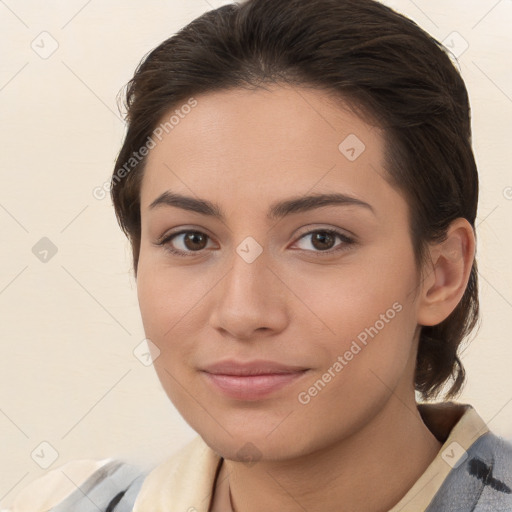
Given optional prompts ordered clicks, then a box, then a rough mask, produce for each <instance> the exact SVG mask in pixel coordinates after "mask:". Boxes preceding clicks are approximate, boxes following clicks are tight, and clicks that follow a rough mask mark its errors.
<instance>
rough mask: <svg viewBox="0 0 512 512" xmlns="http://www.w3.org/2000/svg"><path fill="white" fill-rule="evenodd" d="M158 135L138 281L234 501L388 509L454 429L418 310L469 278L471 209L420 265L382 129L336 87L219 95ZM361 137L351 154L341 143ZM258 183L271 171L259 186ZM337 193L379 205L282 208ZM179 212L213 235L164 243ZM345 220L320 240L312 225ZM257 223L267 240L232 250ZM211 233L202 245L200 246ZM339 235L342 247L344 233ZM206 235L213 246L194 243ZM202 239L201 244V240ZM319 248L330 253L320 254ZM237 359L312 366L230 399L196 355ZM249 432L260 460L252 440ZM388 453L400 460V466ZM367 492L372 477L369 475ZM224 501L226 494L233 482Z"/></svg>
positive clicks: (172, 378) (148, 172) (441, 303)
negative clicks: (255, 396)
mask: <svg viewBox="0 0 512 512" xmlns="http://www.w3.org/2000/svg"><path fill="white" fill-rule="evenodd" d="M196 99H197V101H198V104H197V106H196V107H195V108H194V109H192V111H191V112H190V113H189V114H187V116H186V117H184V119H182V120H181V121H180V123H179V124H178V125H177V126H176V127H175V128H174V129H173V130H172V131H170V132H169V133H168V134H166V135H165V136H164V137H163V139H162V141H161V142H159V143H158V144H157V145H156V147H155V148H153V149H152V150H151V152H150V154H149V156H148V160H147V164H146V169H145V175H144V178H143V182H142V189H141V228H142V231H141V249H140V259H139V264H138V273H137V290H138V299H139V304H140V310H141V315H142V320H143V324H144V329H145V332H146V336H147V337H148V338H149V339H150V340H151V341H152V342H153V343H154V344H155V346H156V347H158V349H159V351H160V354H159V355H158V357H157V358H156V359H155V361H154V366H155V369H156V371H157V374H158V377H159V379H160V381H161V383H162V386H163V388H164V389H165V391H166V393H167V395H168V396H169V398H170V400H171V401H172V402H173V404H174V405H175V406H176V408H177V409H178V411H179V412H180V413H181V414H182V416H183V417H184V419H185V420H186V421H187V422H188V423H189V425H190V426H191V427H192V428H193V429H194V430H196V431H197V432H198V433H199V434H200V435H201V436H202V437H203V439H204V440H205V442H206V443H207V444H208V445H209V446H210V447H211V448H212V449H213V450H214V451H216V452H217V453H218V454H220V455H221V456H222V457H223V458H224V459H225V460H224V463H223V465H222V468H221V474H220V478H219V479H218V482H222V484H219V485H222V486H224V487H223V489H224V491H225V489H226V487H225V486H226V485H227V482H228V481H229V488H230V493H231V495H232V500H233V504H234V508H235V510H237V511H243V512H256V511H261V510H280V511H285V512H287V511H289V512H295V511H299V510H300V511H303V510H308V512H329V511H339V510H340V508H339V507H340V503H343V509H344V510H358V511H361V512H364V511H372V512H378V511H387V510H389V509H390V508H391V507H392V506H393V505H395V504H396V503H397V502H398V501H399V500H400V499H401V498H402V497H403V496H404V495H405V494H406V493H407V491H408V490H409V489H410V487H411V486H412V485H413V484H414V482H415V481H416V480H417V479H418V478H419V476H420V475H421V474H422V473H423V472H424V471H425V469H426V468H427V466H428V465H429V464H430V463H431V462H432V460H433V459H434V457H435V456H436V454H437V453H438V451H439V449H440V448H441V443H440V442H439V441H438V440H437V439H436V438H435V437H434V436H433V434H432V433H431V432H430V431H429V430H428V428H427V427H426V425H425V424H424V423H423V421H422V419H421V417H420V414H419V412H418V409H417V408H416V402H415V394H414V385H413V382H414V381H413V375H414V367H415V358H416V351H417V343H418V336H419V326H421V325H435V324H437V323H439V322H441V321H442V320H444V319H445V318H446V317H447V316H448V315H449V314H450V313H451V311H453V309H454V308H455V307H456V305H457V304H458V302H459V301H460V299H461V297H462V295H463V293H464V290H465V288H466V285H467V281H468V278H469V272H470V269H471V264H472V261H473V257H474V250H475V240H474V236H473V230H472V228H471V226H470V224H469V223H468V222H467V221H465V220H464V219H457V220H456V221H455V222H454V223H453V224H452V225H451V227H450V230H449V233H448V235H449V236H448V239H447V241H446V243H444V244H441V245H435V246H431V248H430V254H431V266H430V267H429V268H426V269H425V273H424V275H423V277H421V276H419V274H418V273H417V268H416V266H415V261H414V255H413V247H412V244H411V240H410V237H409V231H408V205H407V203H406V201H405V199H404V198H403V197H402V195H401V194H400V192H399V191H398V190H396V189H395V188H393V187H392V186H390V184H389V183H388V182H387V181H386V180H385V179H384V177H385V175H386V171H385V169H384V164H383V154H384V153H383V151H384V142H383V139H382V133H381V132H380V131H379V130H378V129H377V128H376V127H373V126H371V125H369V124H367V123H366V122H364V121H363V120H362V119H360V118H359V117H357V116H356V115H355V114H353V113H352V112H351V111H350V110H349V109H348V108H345V106H344V104H343V103H342V102H341V101H340V100H335V99H334V98H333V97H332V96H329V95H328V94H327V93H325V92H322V91H318V90H313V89H306V88H291V87H287V86H278V85H273V86H272V87H270V88H268V90H262V89H258V90H254V91H249V90H245V89H232V90H229V91H218V92H215V93H208V94H204V95H201V96H198V97H197V98H196ZM349 134H355V135H356V136H357V137H358V138H359V139H360V140H361V141H363V143H364V144H365V150H364V151H363V152H362V153H361V154H360V156H359V157H358V158H356V159H355V160H354V161H350V160H349V159H347V158H346V156H345V155H344V154H342V152H340V150H339V149H338V145H339V144H340V142H342V141H343V140H344V139H345V138H346V137H347V136H348V135H349ZM256 184H257V185H256ZM167 190H172V191H173V192H177V193H182V194H186V195H189V196H192V197H195V198H202V199H207V200H209V201H212V202H214V203H217V204H218V205H219V208H221V209H222V211H223V212H224V214H225V217H226V218H225V221H224V222H222V221H220V220H218V219H215V218H211V217H208V216H205V215H202V214H199V213H197V212H191V211H186V210H184V209H180V208H177V207H175V206H162V207H157V208H153V209H151V208H149V205H150V204H151V203H152V202H153V201H154V200H155V199H156V198H157V197H158V196H159V195H160V194H162V193H163V192H165V191H167ZM332 192H340V193H344V194H347V195H350V196H352V197H356V198H358V199H360V200H362V201H365V202H366V203H368V204H370V205H371V206H372V208H373V210H374V213H372V212H371V211H370V209H369V208H364V207H360V206H355V205H348V206H347V205H344V206H340V205H331V206H324V207H323V208H318V209H315V210H311V211H308V212H300V213H295V214H292V215H289V216H287V217H285V218H282V219H279V220H272V221H269V220H268V219H267V218H266V213H267V209H268V208H269V207H270V205H271V204H272V203H274V202H275V201H279V200H284V199H288V198H290V197H297V196H298V197H302V196H305V195H308V194H313V193H332ZM180 228H187V229H189V230H197V231H201V232H202V233H205V234H206V235H207V236H206V237H204V238H203V239H199V243H198V242H197V241H196V242H195V244H194V243H190V242H188V243H187V240H186V238H185V237H184V236H177V237H175V238H174V239H173V240H172V241H171V242H169V243H168V244H169V245H172V246H173V247H174V248H176V249H181V250H182V251H185V252H187V251H188V254H189V256H185V257H180V256H176V255H173V254H171V253H170V252H168V251H166V250H165V248H164V247H162V246H157V245H156V242H157V241H158V240H159V239H160V238H161V237H162V236H163V235H166V234H170V233H172V232H175V233H176V232H178V231H180ZM322 229H324V230H325V229H336V230H338V231H339V232H341V233H342V234H344V235H347V236H352V238H353V239H355V240H356V243H355V244H352V245H345V244H344V242H343V240H341V239H338V238H335V239H334V240H332V241H331V242H330V245H327V247H326V249H327V251H330V254H326V251H322V245H321V244H318V243H315V237H314V234H315V233H312V231H313V232H314V231H315V230H317V231H318V230H320V231H321V230H322ZM248 236H251V237H253V238H254V239H255V240H256V241H257V242H258V244H259V245H260V246H261V247H262V249H263V252H262V253H261V254H260V255H259V256H258V257H257V258H256V259H255V260H254V261H253V262H252V263H248V262H247V261H245V260H244V259H243V258H242V257H240V256H239V254H238V253H237V252H236V249H237V247H238V246H239V244H240V243H241V242H242V241H243V240H244V239H245V238H246V237H248ZM201 244H202V245H201ZM343 246H344V248H343V250H340V251H337V252H335V249H336V248H339V247H343ZM198 249H199V250H198ZM194 251H195V252H194ZM315 255H318V256H317V257H315ZM395 303H399V304H400V305H401V306H402V309H401V311H400V312H399V313H396V315H395V316H394V318H393V319H392V320H390V321H389V322H387V323H385V326H384V327H383V328H382V329H380V330H379V332H378V334H377V335H375V336H374V337H373V338H369V339H368V342H367V345H366V346H364V345H361V344H360V345H361V346H362V349H361V351H360V352H358V353H357V355H355V356H354V357H353V359H352V360H350V361H348V362H347V364H346V365H345V366H344V367H343V369H342V371H340V372H338V373H336V376H335V377H334V378H332V379H331V381H330V382H329V383H328V384H327V385H326V386H325V387H324V388H323V389H322V390H321V391H320V392H318V393H317V395H316V396H314V397H312V398H311V400H310V401H309V403H307V404H302V403H300V402H299V400H298V395H299V393H300V392H304V391H307V390H308V389H309V388H310V387H311V386H312V385H313V384H314V383H315V382H316V381H317V380H318V379H321V378H322V375H323V374H324V373H325V372H326V371H327V370H328V369H329V368H330V367H332V366H333V363H334V362H335V361H336V360H337V358H338V356H340V355H343V354H344V353H345V352H346V351H347V350H348V349H349V348H350V346H351V343H352V341H353V340H355V339H356V338H357V336H358V334H360V333H361V332H362V331H364V329H365V328H368V327H370V326H374V325H375V323H376V321H377V320H379V318H381V317H380V315H381V314H384V313H385V312H386V311H387V310H389V309H390V308H392V305H393V304H395ZM227 358H235V359H238V360H244V361H246V360H252V359H269V360H273V361H278V362H281V363H283V364H287V365H296V366H301V367H305V368H308V369H309V370H308V372H306V373H305V374H304V375H303V376H302V377H300V378H299V379H298V380H296V381H294V382H292V383H290V384H289V385H287V386H285V387H284V388H281V389H280V390H279V391H277V392H275V393H273V394H271V395H269V396H267V397H266V398H264V399H261V400H253V401H244V400H236V399H233V398H229V397H226V396H225V395H224V394H223V393H221V392H220V391H218V390H217V389H215V388H214V387H212V386H211V385H210V384H209V383H208V382H207V380H206V379H205V375H204V373H202V372H201V371H200V369H201V368H204V366H205V365H207V364H211V363H214V362H216V361H220V360H223V359H227ZM246 443H252V445H251V446H254V447H256V448H252V450H253V452H254V453H253V454H252V457H253V458H254V463H253V464H247V463H246V462H245V461H244V458H243V457H242V455H240V454H239V453H238V452H239V450H240V449H241V448H242V447H244V445H246ZM390 468H392V469H390ZM367 486H369V488H370V489H371V492H368V490H367V489H368V488H367ZM211 507H212V508H211V509H210V510H213V511H216V510H224V511H225V510H230V505H229V502H227V494H226V492H221V493H216V494H215V496H214V500H213V502H212V505H211Z"/></svg>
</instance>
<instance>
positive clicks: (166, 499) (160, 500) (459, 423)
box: [133, 402, 489, 512]
mask: <svg viewBox="0 0 512 512" xmlns="http://www.w3.org/2000/svg"><path fill="white" fill-rule="evenodd" d="M418 410H419V411H420V414H421V416H422V418H423V421H424V422H425V424H426V425H427V426H428V428H429V429H430V430H431V431H432V433H433V434H434V435H435V436H436V437H437V438H438V440H439V441H440V442H442V443H443V446H442V448H441V450H440V451H439V453H438V454H437V456H436V458H435V459H434V460H433V461H432V463H431V464H430V465H429V466H428V467H427V469H426V470H425V472H424V473H423V474H422V475H421V477H420V478H419V479H418V480H417V481H416V483H415V484H414V485H413V486H412V487H411V489H409V491H408V492H407V494H406V495H405V496H404V497H403V498H402V499H401V500H400V502H399V503H397V504H396V505H395V506H394V507H393V508H392V509H391V510H390V511H389V512H398V511H403V510H424V509H425V508H426V507H427V506H428V504H429V503H430V502H431V501H432V498H433V497H434V495H435V494H436V492H437V491H438V490H439V488H440V486H441V484H442V483H443V481H444V479H445V478H446V476H447V475H448V473H449V472H450V470H451V469H452V467H453V466H454V465H456V462H457V460H458V459H459V458H460V457H461V456H462V455H463V453H464V452H462V450H461V449H460V448H459V447H462V449H464V450H468V449H469V447H470V446H471V445H472V444H473V443H474V442H475V441H476V440H477V439H478V438H479V437H480V436H482V435H483V434H485V433H487V432H488V431H489V429H488V428H487V425H486V424H485V422H484V421H483V419H482V418H481V417H480V416H479V415H478V413H477V412H476V411H475V409H474V408H473V407H472V406H471V405H469V404H460V403H455V402H443V403H439V404H418ZM454 443H455V444H454ZM221 462H222V458H221V457H220V456H219V455H218V454H217V453H215V452H214V451H213V450H212V449H211V448H210V447H209V446H208V445H207V444H206V443H205V442H204V441H203V439H202V438H201V437H200V436H197V437H196V438H194V439H193V440H192V441H191V442H190V443H188V444H187V445H186V446H185V447H184V448H182V449H181V450H180V451H178V452H177V453H176V454H174V455H173V456H171V457H169V458H168V459H166V460H165V461H164V462H163V463H161V464H160V465H159V466H157V467H156V468H155V469H154V470H153V471H151V473H150V474H149V475H148V476H147V477H146V479H145V480H144V483H143V485H142V488H141V490H140V493H139V495H138V497H137V500H136V502H135V505H134V508H133V512H168V511H170V510H172V511H178V512H208V509H209V508H210V502H211V498H212V494H213V489H214V485H215V480H216V476H217V473H218V470H219V468H220V463H221Z"/></svg>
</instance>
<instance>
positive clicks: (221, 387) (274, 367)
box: [202, 360, 309, 400]
mask: <svg viewBox="0 0 512 512" xmlns="http://www.w3.org/2000/svg"><path fill="white" fill-rule="evenodd" d="M308 371H309V369H308V368H304V367H299V366H287V365H282V364H280V363H276V362H274V361H261V360H258V361H249V362H236V361H233V360H230V361H224V362H220V363H216V364H214V365H211V366H208V367H206V368H205V369H203V370H202V373H203V375H204V376H205V378H206V381H207V382H208V384H209V385H210V386H212V387H213V389H214V390H215V391H220V392H222V393H223V394H224V395H226V396H228V397H230V398H234V399H237V400H260V399H263V398H265V397H267V396H269V395H271V394H273V393H276V392H277V391H278V390H280V389H282V388H284V387H285V386H287V385H290V384H291V383H293V382H295V381H297V380H298V379H300V378H301V377H303V376H304V375H305V374H306V373H307V372H308Z"/></svg>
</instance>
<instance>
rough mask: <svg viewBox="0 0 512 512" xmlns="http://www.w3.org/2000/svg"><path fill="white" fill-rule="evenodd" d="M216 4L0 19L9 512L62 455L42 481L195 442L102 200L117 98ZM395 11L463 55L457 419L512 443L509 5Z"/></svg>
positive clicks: (128, 4)
mask: <svg viewBox="0 0 512 512" xmlns="http://www.w3.org/2000/svg"><path fill="white" fill-rule="evenodd" d="M221 3H227V2H215V1H213V0H208V1H206V0H186V1H178V0H165V1H164V0H149V1H148V0H146V1H144V2H142V1H135V0H129V1H126V0H123V1H121V0H110V1H108V2H105V1H103V2H102V1H100V0H89V1H85V0H72V1H70V0H67V1H64V0H60V1H58V0H49V1H46V2H36V1H35V0H24V1H22V0H5V1H0V45H1V58H0V112H1V125H0V140H1V141H2V145H1V165H0V173H1V183H2V186H1V189H0V229H1V247H2V249H3V250H2V251H0V269H1V270H0V311H1V323H0V339H1V341H2V357H1V358H0V379H1V383H0V435H1V439H0V446H2V453H1V460H2V465H1V468H0V501H2V500H3V501H2V503H5V504H8V503H9V500H10V499H11V498H12V496H13V495H14V494H15V492H16V491H17V490H19V489H20V488H22V487H23V486H24V485H26V484H27V483H28V482H30V481H31V480H33V479H34V478H36V477H37V476H39V475H41V474H43V473H44V469H42V468H41V467H40V465H43V466H44V465H48V464H49V463H50V462H52V460H53V458H55V456H56V455H57V453H58V455H57V458H56V459H55V461H53V462H52V464H51V465H50V466H49V469H53V468H55V467H58V465H60V464H63V463H65V462H66V461H68V460H71V459H77V458H91V457H94V458H105V457H117V456H122V457H126V458H128V459H130V460H133V461H135V462H137V463H141V464H153V463H156V462H157V461H159V460H161V459H162V458H163V457H164V456H167V455H168V454H171V453H172V452H173V451H175V450H177V449H178V448H180V447H181V446H182V445H183V444H184V443H185V442H187V441H188V440H189V439H191V438H192V437H193V436H194V435H195V433H194V432H193V431H192V430H191V429H190V428H189V427H188V425H186V424H185V422H184V421H183V420H182V419H181V417H180V416H179V414H178V413H177V412H176V411H175V409H174V407H173V406H172V404H171V403H170V402H169V401H168V399H167V397H166V396H165V394H164V393H163V391H162V390H161V388H160V385H159V383H158V381H157V378H156V376H155V375H154V373H153V370H152V368H151V366H144V364H142V363H141V362H140V361H139V359H137V358H136V357H135V356H134V354H133V351H134V349H135V347H137V346H138V345H139V344H140V342H141V340H143V339H144V333H143V330H142V324H141V321H140V316H139V310H138V304H137V297H136V288H135V281H134V279H133V278H132V276H131V275H130V264H131V261H130V252H129V246H128V242H127V241H126V240H125V238H124V237H123V235H122V233H121V231H120V230H119V228H118V226H117V223H116V220H115V216H114V211H113V209H112V206H111V203H110V199H109V197H107V198H105V199H103V200H98V199H95V198H94V197H93V194H92V191H93V189H94V188H95V187H98V186H101V185H103V183H105V182H106V181H108V180H109V177H110V174H111V172H112V166H113V162H114V158H115V156H116V155H117V152H118V150H119V147H120V143H121V140H122V136H123V133H124V126H123V123H122V121H121V120H120V117H119V114H118V110H117V104H116V94H117V92H118V91H119V90H120V88H121V87H122V86H123V85H124V84H125V83H126V82H127V81H128V80H129V78H130V77H131V75H132V73H133V71H134V69H135V67H136V65H137V64H138V62H139V60H140V59H141V57H142V56H143V55H144V54H146V53H147V52H148V51H149V50H151V49H152V48H153V47H154V46H156V45H157V44H158V43H160V42H161V41H162V40H164V39H166V38H167V37H169V36H170V35H172V34H173V33H174V32H175V31H177V30H178V29H179V28H181V27H182V26H183V25H185V24H186V23H187V22H189V21H191V20H192V19H193V18H195V17H196V16H198V15H199V14H201V13H202V12H204V11H206V10H209V9H211V8H214V7H217V6H219V5H221ZM384 3H387V4H389V5H390V6H392V7H394V8H396V9H397V10H399V11H401V12H403V13H405V14H406V15H408V16H409V17H411V18H412V19H414V20H415V21H416V22H417V23H418V24H419V25H420V26H422V27H423V28H425V29H426V30H427V31H429V32H430V33H431V34H432V35H433V36H434V37H436V38H437V39H439V40H441V41H443V40H447V41H449V42H450V41H453V45H454V52H456V53H457V54H459V53H460V58H459V63H460V68H461V71H462V74H463V76H464V78H465V80H466V83H467V86H468V89H469V92H470V96H471V102H472V108H473V131H474V147H475V153H476V157H477V161H478V164H479V170H480V176H481V198H480V206H479V215H478V218H479V220H478V228H477V229H478V236H479V240H478V252H477V255H478V259H479V265H480V285H481V304H482V326H481V328H480V331H479V332H478V335H477V336H476V338H475V340H474V341H473V342H472V344H471V345H470V346H469V348H467V349H466V350H465V352H464V354H463V363H464V364H465V367H466V369H467V372H468V382H467V385H466V387H465V389H464V392H463V393H462V395H461V397H460V398H459V401H461V402H467V403H471V404H473V405H474V406H475V407H476V409H477V411H478V412H479V413H480V415H481V416H482V417H483V418H484V420H486V421H487V422H488V424H489V426H490V428H491V429H492V430H494V431H495V432H496V433H498V434H499V435H502V436H504V437H506V438H512V368H511V360H512V343H511V339H510V331H511V330H512V271H511V269H510V264H511V258H512V242H511V238H510V231H511V228H512V188H511V187H512V173H511V171H510V169H511V160H512V151H511V141H510V139H511V133H512V68H511V67H510V54H511V52H512V34H511V31H510V26H511V22H512V2H510V1H509V0H501V1H497V0H449V1H446V0H416V1H414V2H413V1H412V0H393V1H391V0H389V1H386V2H384ZM43 31H46V32H47V33H48V34H42V35H41V33H42V32H43ZM454 31H456V32H457V33H458V35H457V34H455V35H453V34H452V33H453V32H454ZM446 38H448V39H446ZM57 44H58V47H56V45H57ZM448 44H452V43H448ZM466 44H467V45H469V46H468V48H467V49H466V50H465V51H464V52H463V53H461V52H462V51H463V50H464V49H465V45H466ZM54 47H56V50H55V51H54V53H53V54H52V55H48V53H49V52H51V51H52V50H53V49H54ZM43 237H47V238H48V239H49V240H50V241H51V243H52V244H54V246H55V247H56V249H57V252H56V254H54V255H53V256H52V253H51V252H49V253H48V256H47V258H48V261H47V262H42V261H40V259H38V258H37V257H36V255H35V254H34V253H33V250H32V248H33V247H34V246H35V245H36V244H38V243H40V244H44V243H48V242H47V241H46V242H45V241H43V242H40V240H41V239H42V238H43ZM36 247H39V246H36ZM39 249H40V250H41V248H40V247H39ZM36 252H37V251H36ZM42 442H45V443H49V445H48V444H43V445H41V443H42ZM31 454H33V456H32V457H33V458H32V457H31ZM38 463H39V464H38Z"/></svg>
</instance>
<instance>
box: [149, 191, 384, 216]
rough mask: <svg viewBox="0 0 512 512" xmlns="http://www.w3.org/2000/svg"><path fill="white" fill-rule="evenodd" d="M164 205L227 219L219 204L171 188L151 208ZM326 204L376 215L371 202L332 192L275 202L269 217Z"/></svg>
mask: <svg viewBox="0 0 512 512" xmlns="http://www.w3.org/2000/svg"><path fill="white" fill-rule="evenodd" d="M162 206H174V207H176V208H181V209H183V210H188V211H191V212H196V213H200V214H201V215H207V216H209V217H213V218H216V219H219V220H220V221H222V222H225V221H226V217H225V215H224V213H223V212H222V209H221V208H220V207H219V206H218V205H217V204H215V203H212V202H210V201H208V200H206V199H197V198H194V197H190V196H185V195H182V194H178V193H176V192H172V191H170V190H167V191H165V192H164V193H163V194H161V195H160V196H158V197H157V198H156V199H155V200H154V201H153V202H152V203H151V204H150V205H149V209H150V210H153V209H155V208H157V207H162ZM324 206H361V207H363V208H366V209H368V210H370V211H371V212H372V213H373V214H374V215H375V210H374V209H373V207H372V206H371V205H370V204H368V203H365V202H364V201H361V200H360V199H357V198H356V197H351V196H348V195H345V194H340V193H332V194H314V195H309V196H299V197H292V198H290V199H286V200H281V201H278V202H275V203H273V204H271V205H270V208H269V210H268V213H267V218H268V219H269V220H276V219H281V218H283V217H286V216H287V215H292V214H294V213H302V212H307V211H311V210H314V209H317V208H322V207H324Z"/></svg>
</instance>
